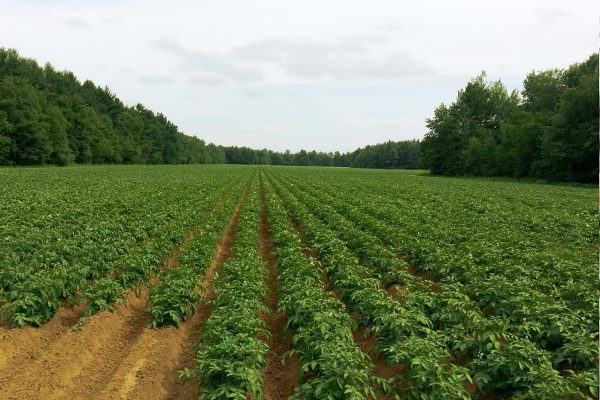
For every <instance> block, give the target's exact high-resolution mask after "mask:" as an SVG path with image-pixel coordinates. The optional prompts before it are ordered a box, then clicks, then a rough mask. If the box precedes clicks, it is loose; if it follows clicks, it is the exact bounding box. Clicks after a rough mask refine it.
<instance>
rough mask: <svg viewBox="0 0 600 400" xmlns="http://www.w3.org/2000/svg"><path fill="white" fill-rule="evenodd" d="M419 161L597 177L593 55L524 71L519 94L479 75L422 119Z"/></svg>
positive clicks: (457, 169) (439, 170)
mask: <svg viewBox="0 0 600 400" xmlns="http://www.w3.org/2000/svg"><path fill="white" fill-rule="evenodd" d="M427 127H428V129H429V132H428V133H427V134H426V135H425V139H424V140H423V142H422V149H423V158H424V160H423V162H424V166H425V167H427V168H429V169H431V172H432V173H434V174H442V175H480V176H510V177H533V178H542V179H547V180H554V181H577V182H597V180H598V150H599V149H598V54H593V55H591V56H590V57H589V58H588V59H587V60H586V61H584V62H582V63H577V64H573V65H571V66H570V67H569V68H567V69H565V70H560V69H553V70H548V71H540V72H535V71H534V72H531V73H529V74H528V75H527V77H526V78H525V81H524V82H523V90H522V92H521V93H520V94H519V93H517V92H515V91H513V92H511V93H509V92H508V91H507V90H506V88H505V87H504V85H503V84H502V82H500V81H496V82H486V80H485V73H482V74H481V75H479V76H477V77H476V78H474V79H473V80H471V81H470V82H469V83H467V85H466V87H465V88H464V89H462V90H460V91H459V92H458V96H457V98H456V100H455V101H454V102H453V103H452V104H451V105H449V106H447V105H445V104H441V105H440V106H439V107H438V108H437V109H436V110H435V111H434V115H433V117H432V118H429V119H428V120H427Z"/></svg>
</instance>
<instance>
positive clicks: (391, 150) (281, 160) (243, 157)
mask: <svg viewBox="0 0 600 400" xmlns="http://www.w3.org/2000/svg"><path fill="white" fill-rule="evenodd" d="M224 151H225V159H226V160H227V162H228V163H230V164H271V165H302V166H307V165H309V166H310V165H312V166H328V167H358V168H404V169H415V168H418V167H419V166H420V164H421V147H420V142H419V141H418V140H406V141H400V142H393V141H388V142H385V143H379V144H375V145H369V146H366V147H364V148H358V149H356V150H354V151H352V152H347V153H340V152H339V151H336V152H321V151H314V150H313V151H306V150H300V151H299V152H297V153H292V152H290V151H289V150H287V151H285V152H276V151H272V150H267V149H262V150H255V149H251V148H248V147H225V148H224Z"/></svg>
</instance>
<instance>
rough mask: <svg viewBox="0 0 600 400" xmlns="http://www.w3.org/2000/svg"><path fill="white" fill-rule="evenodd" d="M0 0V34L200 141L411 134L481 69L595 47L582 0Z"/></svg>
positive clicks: (511, 78)
mask: <svg viewBox="0 0 600 400" xmlns="http://www.w3.org/2000/svg"><path fill="white" fill-rule="evenodd" d="M565 4H566V3H565V2H564V0H528V1H522V0H504V1H480V0H453V1H451V2H450V1H447V0H424V1H420V2H399V1H397V0H377V1H372V2H369V4H368V6H367V5H366V3H365V2H364V1H362V0H330V1H322V0H304V1H301V2H300V1H298V2H287V1H281V0H254V1H251V2H250V1H241V0H222V1H202V2H198V1H193V0H181V1H174V2H170V3H168V4H167V3H165V2H159V1H142V0H122V1H102V2H100V1H97V2H77V1H74V0H57V1H53V2H47V1H40V0H22V1H18V2H15V1H10V0H0V15H1V16H2V17H1V20H2V23H0V43H2V46H6V47H12V48H16V49H17V50H18V51H19V52H20V53H21V54H22V55H23V56H26V57H31V58H35V59H37V60H38V61H39V62H40V63H41V64H44V63H46V62H50V63H52V64H53V65H54V66H55V67H56V68H57V69H59V70H62V69H67V70H70V71H73V72H74V73H75V74H76V76H77V77H78V78H79V79H80V80H85V79H91V80H93V81H94V82H95V83H97V84H98V85H100V86H108V87H109V88H111V89H112V91H113V92H115V93H116V94H117V95H118V96H119V97H120V98H121V99H123V100H124V101H125V102H127V103H128V104H135V103H138V102H139V103H142V104H144V105H146V106H147V107H149V108H151V109H153V110H155V111H160V112H162V113H164V114H165V115H166V116H167V117H168V118H169V119H171V120H172V121H173V122H174V123H175V124H176V125H177V126H179V127H180V128H181V129H182V130H183V131H184V132H187V133H189V134H192V133H197V134H198V135H200V136H201V137H203V138H204V139H206V140H207V141H212V142H216V143H222V144H239V145H247V146H253V147H268V148H273V149H278V150H284V149H286V148H289V149H291V150H298V149H300V148H301V147H304V148H310V149H323V150H335V149H340V150H351V149H352V148H353V147H355V146H359V145H360V146H362V145H365V144H368V143H373V142H376V141H382V140H388V139H393V140H400V139H409V138H415V137H421V136H422V135H423V134H424V133H425V132H426V127H425V122H424V121H425V118H427V117H429V116H431V114H432V112H433V110H434V108H435V107H436V106H437V105H439V104H440V103H441V102H449V101H451V100H452V99H453V98H454V97H455V96H456V92H457V91H458V89H460V88H461V87H463V86H464V85H465V84H466V82H467V81H468V80H469V79H470V78H471V77H473V76H475V75H476V74H478V73H479V72H480V71H481V70H483V69H485V70H486V71H487V72H488V76H489V78H490V79H492V80H495V79H502V80H503V81H504V82H505V83H506V84H507V86H509V89H513V88H518V87H519V85H520V83H521V82H522V79H523V78H524V77H525V75H526V74H527V72H529V71H531V70H534V69H535V70H542V69H546V68H555V67H565V66H567V65H569V64H571V63H574V62H577V61H582V60H584V59H585V58H586V57H587V56H588V55H589V54H590V53H592V52H594V51H597V38H598V34H597V25H598V16H597V4H596V2H595V1H594V0H578V1H576V2H573V4H571V3H569V6H568V7H567V6H566V5H565Z"/></svg>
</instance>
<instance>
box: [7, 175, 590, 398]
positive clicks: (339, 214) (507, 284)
mask: <svg viewBox="0 0 600 400" xmlns="http://www.w3.org/2000/svg"><path fill="white" fill-rule="evenodd" d="M597 246H598V189H597V187H591V186H580V187H577V186H557V185H543V184H533V183H521V182H512V181H494V180H486V179H466V178H465V179H462V178H438V177H432V176H428V175H425V174H423V172H421V171H398V170H363V169H348V168H325V167H323V168H321V167H283V166H235V165H211V166H208V165H203V166H198V165H195V166H193V165H189V166H93V167H91V166H90V167H83V166H80V167H66V168H22V169H21V168H19V169H8V168H6V169H0V309H1V315H0V399H90V398H94V399H142V398H147V399H196V398H200V399H225V398H233V399H242V400H244V399H253V400H259V399H267V400H275V399H288V398H293V399H346V398H347V399H394V398H400V399H423V400H426V399H431V400H434V399H435V400H437V399H594V398H598V344H597V343H598V342H597V341H598V324H599V321H598V286H597V284H598V282H597V277H598V276H597V273H598V272H597V267H598V253H597ZM282 361H283V362H282Z"/></svg>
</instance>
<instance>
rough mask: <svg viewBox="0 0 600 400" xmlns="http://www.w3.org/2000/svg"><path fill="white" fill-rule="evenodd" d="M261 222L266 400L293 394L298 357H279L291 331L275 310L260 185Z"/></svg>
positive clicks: (274, 279) (274, 276)
mask: <svg viewBox="0 0 600 400" xmlns="http://www.w3.org/2000/svg"><path fill="white" fill-rule="evenodd" d="M260 202H261V222H260V253H261V256H262V258H263V260H264V261H265V262H266V263H267V266H268V272H269V276H268V290H269V291H268V296H267V305H268V306H269V307H270V308H271V310H273V312H271V313H265V314H263V319H264V320H265V322H266V324H267V328H268V330H269V332H270V333H271V338H268V339H265V342H266V343H267V344H268V345H269V348H270V349H271V351H270V353H269V355H268V357H267V366H266V368H265V371H264V372H263V379H264V381H265V400H283V399H287V398H288V397H289V396H291V395H292V393H293V392H294V389H295V388H296V387H297V386H298V384H299V373H298V370H299V361H298V357H297V356H295V355H294V356H292V357H290V358H287V359H286V360H285V363H283V362H282V356H283V354H285V353H286V352H287V351H289V350H290V348H291V339H292V332H291V331H287V332H286V333H285V335H283V329H284V327H285V325H286V324H287V316H286V315H285V313H283V312H279V313H278V312H277V303H278V295H277V265H276V263H275V246H274V244H273V239H272V237H271V233H270V232H269V221H268V219H267V211H266V207H265V198H264V191H263V190H262V187H261V193H260Z"/></svg>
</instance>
